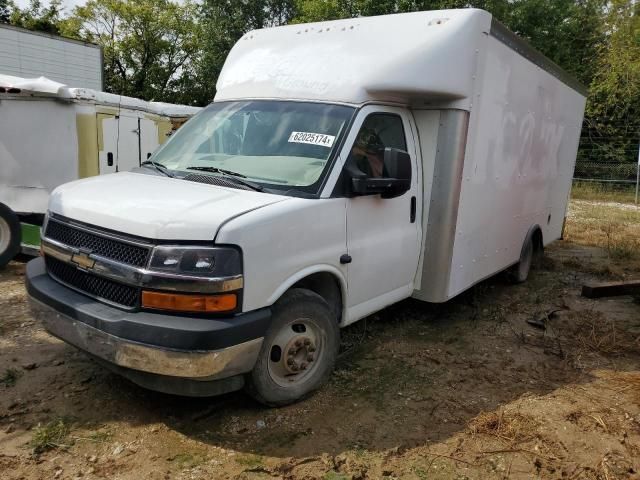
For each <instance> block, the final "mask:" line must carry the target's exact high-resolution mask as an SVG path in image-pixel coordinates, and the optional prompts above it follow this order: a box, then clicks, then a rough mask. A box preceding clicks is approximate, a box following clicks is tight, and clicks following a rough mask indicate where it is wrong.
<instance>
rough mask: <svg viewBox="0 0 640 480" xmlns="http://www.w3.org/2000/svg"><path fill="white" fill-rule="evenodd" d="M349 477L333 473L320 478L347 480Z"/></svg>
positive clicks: (325, 479) (324, 479)
mask: <svg viewBox="0 0 640 480" xmlns="http://www.w3.org/2000/svg"><path fill="white" fill-rule="evenodd" d="M349 478H350V477H347V476H346V475H343V474H342V473H337V472H334V471H331V472H327V473H325V474H324V476H323V477H322V479H323V480H348V479H349Z"/></svg>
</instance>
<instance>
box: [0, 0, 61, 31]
mask: <svg viewBox="0 0 640 480" xmlns="http://www.w3.org/2000/svg"><path fill="white" fill-rule="evenodd" d="M5 9H6V11H7V12H9V11H10V14H9V23H11V24H12V25H16V26H18V27H22V28H26V29H29V30H35V31H38V32H46V33H52V34H54V35H59V34H60V23H61V22H62V17H63V11H62V10H63V6H62V0H51V1H50V2H48V6H44V5H43V3H42V2H41V1H40V0H31V2H30V3H29V7H27V8H25V9H20V8H18V7H17V6H16V5H15V4H13V2H6V7H5ZM1 10H2V5H1V4H0V11H1Z"/></svg>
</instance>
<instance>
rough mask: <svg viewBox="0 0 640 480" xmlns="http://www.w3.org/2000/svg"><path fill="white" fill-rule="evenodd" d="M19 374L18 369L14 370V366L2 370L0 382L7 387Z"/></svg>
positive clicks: (16, 379)
mask: <svg viewBox="0 0 640 480" xmlns="http://www.w3.org/2000/svg"><path fill="white" fill-rule="evenodd" d="M21 375H22V374H21V373H20V371H19V370H16V369H15V368H7V369H6V370H5V371H4V375H3V376H2V377H0V383H2V384H4V385H5V386H7V387H13V386H14V385H15V384H16V382H17V381H18V378H20V376H21Z"/></svg>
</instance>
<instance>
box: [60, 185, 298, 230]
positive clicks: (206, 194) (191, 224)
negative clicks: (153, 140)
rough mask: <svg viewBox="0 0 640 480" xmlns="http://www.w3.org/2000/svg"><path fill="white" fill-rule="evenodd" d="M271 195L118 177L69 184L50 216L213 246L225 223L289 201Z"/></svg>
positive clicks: (61, 190) (61, 191) (63, 188)
mask: <svg viewBox="0 0 640 480" xmlns="http://www.w3.org/2000/svg"><path fill="white" fill-rule="evenodd" d="M287 198H288V197H284V196H280V195H272V194H269V193H261V192H253V191H247V190H239V189H235V188H225V187H218V186H215V185H207V184H201V183H195V182H190V181H185V180H180V179H175V178H169V177H166V176H157V175H147V174H144V173H132V172H121V173H114V174H110V175H101V176H98V177H92V178H88V179H84V180H78V181H75V182H71V183H67V184H65V185H62V186H60V187H58V188H57V189H56V190H54V192H53V193H52V194H51V199H50V201H49V210H50V211H51V212H53V213H57V214H59V215H63V216H65V217H67V218H70V219H73V220H77V221H80V222H85V223H88V224H90V225H95V226H98V227H103V228H108V229H110V230H114V231H116V232H122V233H126V234H129V235H137V236H140V237H145V238H150V239H157V240H204V241H212V240H213V239H214V238H215V236H216V233H217V232H218V229H219V228H220V226H221V225H222V224H223V223H225V222H226V221H227V220H229V219H231V218H234V217H237V216H239V215H242V214H243V213H246V212H249V211H251V210H256V209H258V208H261V207H264V206H266V205H270V204H272V203H277V202H281V201H284V200H287Z"/></svg>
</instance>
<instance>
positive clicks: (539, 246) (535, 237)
mask: <svg viewBox="0 0 640 480" xmlns="http://www.w3.org/2000/svg"><path fill="white" fill-rule="evenodd" d="M531 240H532V241H533V249H534V251H535V252H536V253H542V252H543V251H544V242H543V241H542V230H541V229H540V227H538V226H536V227H535V228H534V230H533V233H532V234H531Z"/></svg>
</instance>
